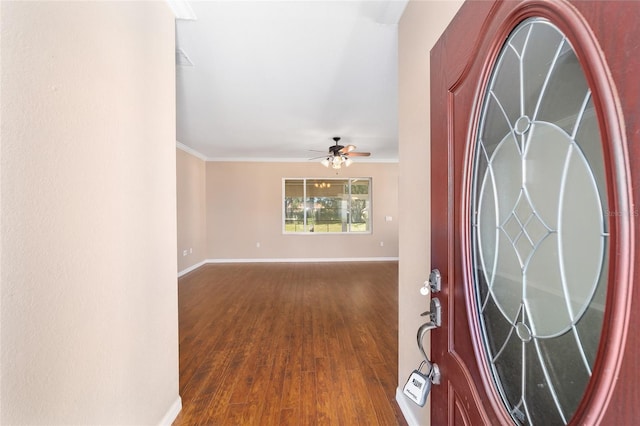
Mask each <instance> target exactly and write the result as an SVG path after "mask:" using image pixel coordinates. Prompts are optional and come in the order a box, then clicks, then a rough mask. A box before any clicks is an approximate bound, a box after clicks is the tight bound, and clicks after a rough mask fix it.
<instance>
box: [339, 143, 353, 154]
mask: <svg viewBox="0 0 640 426" xmlns="http://www.w3.org/2000/svg"><path fill="white" fill-rule="evenodd" d="M354 149H356V146H355V145H346V146H343V147H342V148H341V149H340V152H341V153H342V154H346V153H348V152H351V151H353V150H354Z"/></svg>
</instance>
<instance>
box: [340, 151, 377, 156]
mask: <svg viewBox="0 0 640 426" xmlns="http://www.w3.org/2000/svg"><path fill="white" fill-rule="evenodd" d="M345 155H346V156H347V157H368V156H370V155H371V153H370V152H354V151H351V152H347V153H345Z"/></svg>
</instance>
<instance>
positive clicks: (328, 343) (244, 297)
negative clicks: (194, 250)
mask: <svg viewBox="0 0 640 426" xmlns="http://www.w3.org/2000/svg"><path fill="white" fill-rule="evenodd" d="M397 284H398V265H397V262H339V263H252V264H209V265H205V266H203V267H201V268H199V269H198V270H196V271H194V272H191V273H189V274H187V275H185V276H184V277H182V278H180V280H179V285H178V291H179V297H178V300H179V322H180V395H181V397H182V404H183V408H182V412H181V413H180V414H179V415H178V418H177V419H176V420H175V422H174V423H173V424H174V425H175V426H183V425H367V426H372V425H385V426H386V425H406V422H405V420H404V418H403V417H402V414H401V412H400V409H399V408H398V406H397V404H396V402H395V390H396V387H397V378H396V375H397V358H398V353H397V346H398V344H397V335H398V291H397V288H398V285H397Z"/></svg>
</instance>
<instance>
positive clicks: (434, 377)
mask: <svg viewBox="0 0 640 426" xmlns="http://www.w3.org/2000/svg"><path fill="white" fill-rule="evenodd" d="M421 315H422V316H425V315H429V317H430V321H428V322H426V323H424V324H422V325H421V326H420V328H418V334H417V336H416V338H417V340H418V349H419V350H420V353H421V354H422V357H423V358H424V361H425V363H426V366H427V368H428V371H429V378H430V379H431V382H432V383H433V384H435V385H439V384H440V369H439V368H438V365H437V364H435V363H433V362H431V360H430V359H429V357H428V356H427V353H426V352H425V350H424V346H423V343H422V340H423V338H424V335H425V334H426V333H427V331H430V330H433V329H436V328H438V327H440V326H441V325H442V306H441V304H440V300H438V298H433V299H431V310H430V311H427V312H423V313H422V314H421Z"/></svg>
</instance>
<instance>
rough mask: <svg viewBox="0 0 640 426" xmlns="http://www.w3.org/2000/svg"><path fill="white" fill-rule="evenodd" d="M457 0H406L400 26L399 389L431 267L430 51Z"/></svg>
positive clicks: (410, 364)
mask: <svg viewBox="0 0 640 426" xmlns="http://www.w3.org/2000/svg"><path fill="white" fill-rule="evenodd" d="M461 5H462V1H458V0H450V1H415V0H414V1H410V2H409V4H408V5H407V8H406V9H405V12H404V14H403V15H402V19H401V21H400V27H399V52H398V60H399V69H398V78H399V93H398V96H399V98H398V101H399V141H400V165H401V166H400V212H401V216H400V230H399V236H400V268H399V287H400V288H399V321H398V325H399V338H398V344H399V354H398V356H399V362H398V374H399V377H398V379H399V382H398V385H399V389H402V386H404V382H405V381H406V379H407V378H408V377H409V374H410V373H411V371H412V370H413V369H415V368H417V367H418V364H419V363H420V360H421V359H420V353H419V352H418V347H417V345H416V332H417V330H418V327H419V326H420V324H422V323H423V322H424V321H425V319H424V317H420V313H422V312H424V311H426V310H427V309H428V299H427V298H426V297H422V296H420V293H419V290H420V287H422V283H423V282H424V281H425V280H427V279H428V277H429V271H430V269H431V266H430V262H429V259H430V258H431V251H430V244H431V243H430V234H431V232H430V209H431V206H430V203H429V199H430V185H431V182H430V161H431V159H430V149H429V144H430V125H429V114H430V106H429V96H430V92H429V51H430V50H431V48H432V47H433V45H434V44H435V42H436V41H437V39H438V38H439V37H440V35H441V34H442V32H443V31H444V29H445V28H446V26H447V25H448V23H449V22H450V21H451V18H453V16H454V15H455V13H456V12H457V11H458V9H459V8H460V6H461ZM425 340H428V338H426V339H425ZM425 347H428V345H425ZM397 399H398V401H399V403H400V405H401V407H402V408H403V412H404V414H405V417H406V418H407V420H409V422H410V424H411V423H415V424H421V425H428V424H429V423H430V422H429V406H428V405H427V406H425V407H424V408H420V407H418V406H417V405H415V404H414V403H413V402H411V401H409V400H408V399H407V398H406V397H404V395H401V394H399V395H398V396H397Z"/></svg>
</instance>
